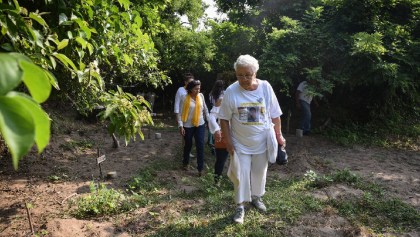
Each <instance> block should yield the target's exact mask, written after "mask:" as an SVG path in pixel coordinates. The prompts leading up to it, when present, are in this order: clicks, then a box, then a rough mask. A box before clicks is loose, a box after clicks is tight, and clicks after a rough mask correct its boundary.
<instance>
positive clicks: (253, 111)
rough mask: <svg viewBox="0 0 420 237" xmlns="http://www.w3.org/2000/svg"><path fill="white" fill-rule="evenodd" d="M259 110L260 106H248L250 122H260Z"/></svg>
mask: <svg viewBox="0 0 420 237" xmlns="http://www.w3.org/2000/svg"><path fill="white" fill-rule="evenodd" d="M257 110H259V107H248V122H258V120H259V116H258V111H257Z"/></svg>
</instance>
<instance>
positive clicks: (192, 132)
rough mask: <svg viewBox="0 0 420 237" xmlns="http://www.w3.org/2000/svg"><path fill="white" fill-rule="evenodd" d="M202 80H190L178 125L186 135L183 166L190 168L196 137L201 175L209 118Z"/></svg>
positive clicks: (182, 100)
mask: <svg viewBox="0 0 420 237" xmlns="http://www.w3.org/2000/svg"><path fill="white" fill-rule="evenodd" d="M200 88H201V82H200V81H199V80H193V81H190V82H189V83H188V84H187V87H186V90H187V94H186V95H185V96H183V97H182V98H181V100H180V103H179V108H180V110H179V111H180V113H178V115H177V117H178V127H179V132H180V134H181V136H183V137H184V141H185V145H184V153H183V160H182V164H183V168H184V170H188V165H189V161H190V152H191V148H192V139H193V137H194V139H195V146H196V150H197V170H198V175H199V176H201V175H202V172H203V169H204V134H205V126H204V118H208V116H209V112H208V110H207V106H206V103H205V100H204V96H203V94H201V93H200Z"/></svg>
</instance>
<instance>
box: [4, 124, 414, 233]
mask: <svg viewBox="0 0 420 237" xmlns="http://www.w3.org/2000/svg"><path fill="white" fill-rule="evenodd" d="M169 120H170V119H169ZM155 132H156V131H153V130H152V131H150V132H149V130H147V129H145V130H144V133H145V138H146V139H145V140H144V141H141V140H137V141H135V142H131V143H129V145H128V146H127V147H125V146H124V145H123V146H122V147H121V148H119V149H114V148H112V139H111V138H110V137H109V135H108V134H107V132H106V129H105V128H104V127H103V126H101V125H98V124H89V123H86V122H84V121H76V122H75V125H68V126H60V128H54V130H53V136H52V138H51V143H50V145H49V146H48V147H47V148H46V150H45V151H44V152H43V154H42V155H41V156H37V155H36V154H34V153H31V154H30V155H28V156H27V157H25V158H24V159H23V160H22V161H21V162H20V164H19V170H18V171H14V170H13V168H12V166H11V161H10V158H9V157H2V158H1V159H0V197H1V198H0V236H28V233H30V226H29V222H28V216H27V212H26V209H25V203H30V204H31V205H32V208H30V212H31V215H30V216H31V220H32V223H33V228H34V230H35V231H36V232H37V233H38V234H42V233H45V234H46V235H47V236H63V237H67V236H103V237H105V236H131V235H130V234H129V233H138V232H136V231H135V230H134V231H128V230H129V229H130V228H133V229H134V228H140V227H139V226H141V224H142V218H146V216H145V214H144V213H145V212H146V211H145V210H144V209H138V210H136V211H134V212H133V213H131V215H136V216H138V223H137V225H136V226H126V227H125V228H121V227H119V226H118V225H116V223H117V222H118V220H115V219H111V218H110V219H109V220H107V219H105V220H101V221H95V220H78V219H75V218H73V217H71V216H70V215H69V214H68V212H67V210H68V205H67V202H68V201H69V200H72V199H74V198H76V197H78V196H80V195H83V193H87V192H89V183H90V182H91V180H92V179H96V180H97V179H98V177H99V169H98V165H97V163H96V157H97V150H96V147H97V146H99V148H100V153H101V154H106V159H107V160H106V161H105V162H103V163H102V169H103V172H104V173H107V172H109V171H116V172H117V177H116V178H114V179H112V180H109V181H107V183H108V184H109V185H110V186H111V187H115V188H121V189H124V185H125V184H126V181H127V180H129V178H130V177H133V176H134V175H135V174H136V171H138V170H139V169H140V168H142V167H145V166H147V165H148V164H150V163H151V162H153V161H154V159H174V157H175V154H176V152H177V149H179V148H180V147H181V141H180V139H178V133H177V132H176V131H174V130H168V129H166V130H162V131H158V132H159V133H161V136H162V138H161V139H155ZM286 139H287V144H288V145H287V151H288V154H289V164H288V165H287V166H278V165H271V166H270V167H269V176H271V175H273V174H281V176H282V177H284V178H290V177H293V176H302V175H303V174H304V173H305V172H306V171H308V170H313V171H315V172H317V173H326V172H331V171H333V170H335V169H344V168H348V169H349V170H351V171H353V172H356V173H358V174H359V175H361V176H363V177H366V178H368V179H370V180H374V181H375V182H378V183H381V184H383V185H384V186H385V187H386V188H387V191H388V193H389V195H392V196H395V197H398V198H400V199H401V200H403V201H404V202H406V203H408V204H410V205H412V206H414V207H415V208H417V209H418V210H420V149H418V147H417V148H415V149H414V150H410V151H402V150H395V149H381V148H366V147H362V146H356V147H352V148H346V147H342V146H338V145H335V144H333V143H331V142H328V141H326V140H325V139H322V138H320V137H319V136H317V135H311V136H305V137H303V138H297V137H295V136H294V134H289V135H286ZM71 141H92V142H93V143H94V144H95V146H93V147H85V148H84V149H83V147H80V144H81V143H79V147H76V146H74V147H72V146H70V145H69V144H73V143H71ZM121 144H124V142H123V141H122V140H121ZM165 175H172V176H174V178H175V179H177V178H179V177H176V176H180V175H182V172H179V168H178V167H177V168H174V170H173V171H169V173H168V174H165ZM357 192H358V190H351V189H349V188H348V187H345V186H340V185H338V186H333V187H329V188H327V189H324V190H320V191H319V192H317V193H315V194H314V195H316V196H317V197H319V198H330V197H334V196H337V195H343V194H346V193H354V194H356V195H357V194H358V193H357ZM314 219H315V221H314ZM351 229H352V227H351V225H350V224H349V223H348V221H346V220H345V219H344V218H341V217H339V216H337V215H334V214H328V213H320V214H319V215H318V216H316V217H315V218H314V217H313V216H304V217H303V218H302V219H301V220H300V222H299V223H297V224H296V225H295V226H291V227H290V228H289V229H288V230H287V231H286V232H287V233H288V234H289V235H290V236H367V234H363V231H361V232H358V233H353V234H352V232H351ZM349 231H350V232H349ZM349 233H350V234H349ZM136 236H141V234H139V235H136ZM401 236H413V237H414V236H419V232H418V231H413V232H411V233H405V234H404V235H401Z"/></svg>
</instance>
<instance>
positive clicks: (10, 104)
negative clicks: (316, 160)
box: [0, 96, 35, 169]
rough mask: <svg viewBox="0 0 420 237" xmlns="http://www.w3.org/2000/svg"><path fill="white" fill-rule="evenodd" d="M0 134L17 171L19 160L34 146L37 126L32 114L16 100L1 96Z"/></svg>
mask: <svg viewBox="0 0 420 237" xmlns="http://www.w3.org/2000/svg"><path fill="white" fill-rule="evenodd" d="M0 132H1V134H2V136H3V137H4V140H5V141H6V144H7V146H8V147H9V150H10V153H11V154H12V159H13V166H14V168H15V169H17V167H18V162H19V159H20V158H21V157H22V156H24V155H25V154H26V153H28V152H29V150H30V149H31V147H32V145H33V144H34V139H35V125H34V120H33V119H32V115H31V113H30V112H29V111H28V110H27V109H26V108H25V107H24V106H23V105H22V103H21V102H20V101H19V100H17V99H16V98H12V97H8V96H0Z"/></svg>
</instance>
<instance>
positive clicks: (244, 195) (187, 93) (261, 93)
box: [174, 55, 286, 223]
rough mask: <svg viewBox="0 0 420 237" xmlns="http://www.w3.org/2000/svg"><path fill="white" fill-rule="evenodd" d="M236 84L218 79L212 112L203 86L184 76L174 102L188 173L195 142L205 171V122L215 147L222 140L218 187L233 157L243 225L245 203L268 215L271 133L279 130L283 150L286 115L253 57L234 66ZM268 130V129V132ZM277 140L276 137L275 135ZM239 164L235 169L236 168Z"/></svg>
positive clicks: (238, 214)
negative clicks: (266, 193) (228, 161)
mask: <svg viewBox="0 0 420 237" xmlns="http://www.w3.org/2000/svg"><path fill="white" fill-rule="evenodd" d="M234 69H235V74H236V78H237V81H236V82H234V83H233V84H231V85H229V86H228V87H227V89H226V90H224V82H223V81H222V80H217V81H216V82H215V84H214V87H213V89H212V90H211V92H210V96H209V101H210V104H211V105H212V108H211V110H210V111H209V109H208V108H207V106H206V102H205V98H204V96H203V94H201V93H200V89H201V83H200V81H199V80H195V79H194V77H193V76H192V75H187V76H186V77H185V81H184V83H185V86H184V87H181V88H180V89H179V90H178V92H177V94H176V99H175V109H174V112H175V114H176V118H177V122H178V127H179V132H180V134H181V136H182V137H183V140H184V147H183V160H182V165H183V168H184V169H188V167H189V161H190V152H191V148H192V145H193V139H194V141H195V146H196V152H197V170H198V175H199V176H201V175H202V174H203V169H204V145H205V144H204V136H205V131H206V130H205V121H207V122H208V127H209V132H210V133H211V134H213V136H214V141H215V143H216V144H217V143H221V142H222V141H223V144H224V146H223V147H222V148H217V146H216V149H215V155H216V162H215V166H214V173H215V181H216V182H219V180H220V177H221V175H222V173H223V168H224V166H225V162H226V160H227V158H228V157H230V159H231V160H230V167H229V170H228V173H229V174H228V175H229V177H230V178H231V180H232V181H233V179H235V182H233V183H234V192H235V203H236V205H237V206H236V209H235V215H234V217H233V220H234V222H236V223H243V222H244V216H245V203H247V202H250V203H251V204H252V205H253V206H254V207H255V208H257V209H258V210H260V211H262V212H265V211H266V210H267V208H266V206H265V204H264V202H263V200H262V197H263V195H264V193H265V185H266V176H267V169H268V162H269V160H270V157H269V156H272V155H273V152H272V151H271V150H270V149H273V148H270V147H269V146H268V145H267V144H269V143H270V141H269V139H270V136H267V134H269V132H273V131H272V129H274V134H275V141H276V142H277V144H278V147H282V146H285V144H286V140H285V139H284V137H283V135H282V131H281V118H280V116H281V115H282V110H281V108H280V105H279V102H278V100H277V97H276V95H275V93H274V90H273V88H272V87H271V85H270V84H269V83H268V82H267V81H265V80H261V79H258V78H257V72H258V69H259V64H258V60H257V59H255V58H254V57H252V56H250V55H241V56H239V57H238V58H237V60H236V62H235V63H234ZM267 128H269V129H267ZM272 136H274V135H272ZM232 164H234V165H232Z"/></svg>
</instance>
